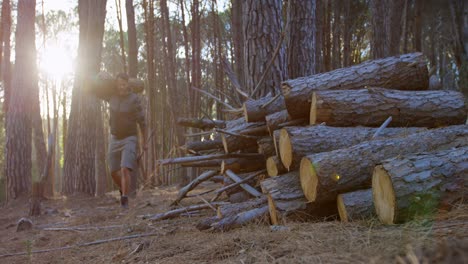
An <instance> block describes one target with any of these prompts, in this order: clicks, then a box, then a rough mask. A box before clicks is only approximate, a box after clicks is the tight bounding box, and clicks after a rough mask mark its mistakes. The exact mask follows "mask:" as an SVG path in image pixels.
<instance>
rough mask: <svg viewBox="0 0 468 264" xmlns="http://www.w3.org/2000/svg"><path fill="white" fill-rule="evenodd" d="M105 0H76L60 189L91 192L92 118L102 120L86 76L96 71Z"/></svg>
mask: <svg viewBox="0 0 468 264" xmlns="http://www.w3.org/2000/svg"><path fill="white" fill-rule="evenodd" d="M106 2H107V0H79V1H78V15H79V30H80V33H79V44H78V56H77V57H78V65H77V70H76V74H75V80H74V87H73V94H72V105H71V112H70V122H69V128H68V135H67V143H66V147H65V164H64V176H63V177H64V180H63V186H62V191H64V192H65V193H68V194H71V193H74V192H76V191H79V192H84V193H88V194H91V195H94V193H95V189H96V181H95V154H96V149H95V148H96V131H97V129H96V125H97V123H96V122H102V120H101V115H100V108H99V102H98V101H97V99H96V98H95V97H94V96H92V95H90V94H88V93H86V92H85V89H86V85H87V82H86V80H87V78H90V77H92V76H94V75H96V74H97V73H98V72H99V64H100V62H101V49H102V39H103V34H104V21H105V16H106Z"/></svg>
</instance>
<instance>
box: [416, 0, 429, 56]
mask: <svg viewBox="0 0 468 264" xmlns="http://www.w3.org/2000/svg"><path fill="white" fill-rule="evenodd" d="M422 5H423V0H414V26H413V34H414V38H413V41H414V42H413V47H414V50H415V51H419V52H421V51H422V22H421V21H422V12H421V9H422ZM433 46H434V44H433Z"/></svg>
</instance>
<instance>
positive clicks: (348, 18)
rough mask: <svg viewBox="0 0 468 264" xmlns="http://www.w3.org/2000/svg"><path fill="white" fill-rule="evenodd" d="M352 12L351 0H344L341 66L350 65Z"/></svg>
mask: <svg viewBox="0 0 468 264" xmlns="http://www.w3.org/2000/svg"><path fill="white" fill-rule="evenodd" d="M353 16H354V14H352V15H351V0H345V1H344V27H343V31H344V32H343V67H348V66H350V65H351V36H352V30H353V27H352V26H351V25H352V20H353Z"/></svg>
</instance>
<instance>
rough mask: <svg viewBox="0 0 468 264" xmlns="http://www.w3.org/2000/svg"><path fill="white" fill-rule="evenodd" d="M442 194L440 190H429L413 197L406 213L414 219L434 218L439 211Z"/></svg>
mask: <svg viewBox="0 0 468 264" xmlns="http://www.w3.org/2000/svg"><path fill="white" fill-rule="evenodd" d="M439 201H440V195H439V193H438V192H434V191H429V192H426V193H422V194H418V195H415V196H413V197H412V199H411V203H410V204H409V206H408V208H407V210H406V214H408V216H409V217H411V218H413V219H419V218H421V219H432V217H433V216H434V214H435V213H436V212H437V206H438V205H439Z"/></svg>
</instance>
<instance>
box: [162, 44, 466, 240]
mask: <svg viewBox="0 0 468 264" xmlns="http://www.w3.org/2000/svg"><path fill="white" fill-rule="evenodd" d="M376 87H378V88H376ZM427 88H428V73H427V66H426V60H425V59H424V57H423V56H422V54H421V53H411V54H405V55H400V56H395V57H389V58H384V59H379V60H373V61H368V62H364V63H362V64H359V65H354V66H351V67H348V68H343V69H338V70H334V71H332V72H328V73H321V74H316V75H313V76H308V77H303V78H298V79H295V80H288V81H286V82H284V84H283V87H282V89H283V93H282V94H283V96H284V97H283V96H281V95H279V96H275V97H272V96H267V97H264V98H261V99H258V100H248V101H246V102H245V104H244V106H243V110H244V117H243V118H238V119H235V120H230V121H220V122H212V121H210V120H206V119H202V120H201V121H200V120H191V122H187V120H186V121H185V122H181V125H187V124H188V125H190V126H192V127H196V129H200V130H205V132H202V133H209V134H210V139H209V140H204V141H202V142H188V143H187V144H186V146H185V148H186V149H187V150H188V151H189V152H190V153H191V154H193V155H195V156H192V157H184V158H173V159H167V160H162V161H161V162H160V164H182V165H183V166H190V167H197V168H202V169H203V170H205V171H203V172H201V174H200V176H199V177H198V178H196V179H195V180H194V181H192V182H191V183H190V184H189V185H187V186H186V187H184V188H182V189H181V191H180V193H179V196H178V198H177V200H176V202H177V203H178V202H180V200H182V199H184V198H187V197H193V195H192V196H190V195H188V193H189V192H190V191H191V190H193V189H194V188H195V187H196V186H199V184H200V183H201V182H202V181H205V180H208V179H214V178H220V177H223V179H224V180H223V185H224V186H221V187H220V188H218V189H215V190H209V191H206V192H202V193H199V194H197V195H198V196H202V195H203V196H204V195H207V196H211V197H207V199H203V200H204V201H205V203H207V204H215V202H216V201H217V200H226V201H227V200H229V201H230V202H231V203H229V204H218V206H216V208H217V214H216V216H213V217H208V218H206V219H203V220H202V221H200V223H199V224H198V226H197V227H198V228H199V229H201V230H204V229H211V230H219V231H225V230H230V229H232V228H235V227H239V226H242V225H244V224H247V223H249V222H252V221H257V222H269V223H270V224H274V225H277V224H286V223H287V221H295V220H310V219H311V218H314V219H320V218H323V217H325V218H327V217H332V218H335V217H337V216H338V214H339V216H340V219H341V221H343V222H347V221H353V220H359V219H366V218H369V217H373V216H374V215H376V214H377V215H378V217H379V219H380V220H381V221H382V222H383V223H389V224H391V223H398V222H400V221H406V220H408V219H411V218H412V217H414V215H415V214H414V212H413V211H412V210H413V208H414V207H415V206H414V205H415V202H414V201H416V200H418V199H422V200H424V199H425V198H426V196H424V195H427V194H428V193H431V194H434V195H435V196H436V197H443V198H444V201H445V200H450V201H453V199H448V198H447V197H450V198H453V197H452V196H451V195H449V194H452V193H454V194H456V195H455V197H459V196H460V195H461V194H462V195H463V194H465V193H463V191H461V190H462V188H461V186H465V185H466V182H465V181H464V178H463V176H461V178H460V175H466V174H467V172H466V170H467V167H468V165H467V164H468V162H467V160H466V159H467V156H468V154H467V153H466V148H467V147H468V125H461V124H463V123H464V122H465V120H466V119H467V107H466V103H465V101H464V98H463V96H462V95H461V93H458V92H454V91H423V90H427ZM189 121H190V120H189ZM195 121H196V122H195ZM384 121H385V122H384ZM306 125H309V126H306ZM387 126H389V127H387ZM441 126H442V128H439V127H441ZM443 126H447V127H443ZM377 127H378V128H377ZM202 133H199V134H202ZM199 134H197V133H195V134H193V135H199ZM454 148H455V149H454ZM452 152H453V154H451V153H452ZM449 156H450V157H449ZM447 164H449V165H447ZM428 170H430V172H428ZM446 170H447V171H448V172H446ZM265 172H267V173H268V176H270V177H267V176H266V175H265ZM371 187H372V189H370V188H371ZM465 187H466V186H465ZM465 192H466V188H465ZM465 195H466V194H465ZM433 200H434V199H432V200H431V201H433ZM208 201H209V202H208ZM194 208H197V207H194ZM200 208H207V206H200ZM208 208H209V207H208ZM418 210H420V209H418ZM417 212H418V213H419V212H420V211H417ZM268 216H269V217H268Z"/></svg>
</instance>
